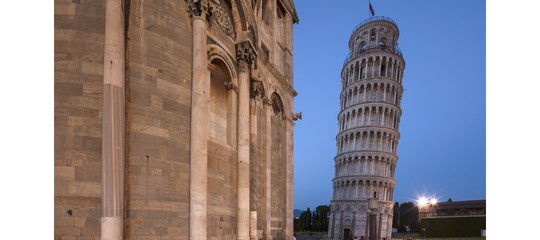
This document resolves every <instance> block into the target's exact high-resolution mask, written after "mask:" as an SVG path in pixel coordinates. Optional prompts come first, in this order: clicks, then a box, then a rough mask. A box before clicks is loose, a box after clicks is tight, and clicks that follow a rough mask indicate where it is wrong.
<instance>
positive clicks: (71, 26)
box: [54, 0, 296, 240]
mask: <svg viewBox="0 0 540 240" xmlns="http://www.w3.org/2000/svg"><path fill="white" fill-rule="evenodd" d="M105 2H106V1H91V0H55V29H54V31H55V32H54V34H55V55H54V62H55V68H54V69H55V80H54V81H55V120H54V121H55V139H54V141H55V157H54V158H55V159H54V164H55V239H100V237H101V236H102V235H101V234H102V231H101V230H102V229H101V227H102V222H101V217H103V216H102V215H103V214H104V211H103V209H102V207H103V206H102V195H103V191H104V190H103V189H102V188H101V184H102V177H103V176H102V174H103V173H102V142H103V138H102V130H103V129H104V128H103V127H102V124H103V121H102V120H103V119H102V118H106V116H107V115H106V114H105V115H104V112H103V105H104V99H106V98H107V97H108V96H107V94H108V91H109V90H107V89H106V88H105V87H104V76H103V75H104V67H105V68H106V66H108V65H107V64H108V63H109V62H108V61H106V62H104V49H105V46H104V41H105V36H104V33H105V24H106V23H105V5H104V3H105ZM123 2H124V3H129V4H127V5H126V7H127V9H126V11H124V14H126V18H125V20H126V31H125V36H126V39H125V43H126V52H125V58H124V59H123V60H125V63H126V65H125V91H123V92H124V94H125V99H124V100H125V114H124V115H122V116H124V117H125V123H124V124H125V129H124V130H125V143H126V144H125V152H124V155H125V163H124V164H125V166H124V170H123V174H124V175H125V176H124V178H123V181H124V184H123V187H124V192H123V193H124V199H122V200H119V201H122V202H123V203H124V214H123V215H124V223H123V234H124V239H189V232H190V229H189V226H190V221H193V219H194V216H190V201H189V199H190V196H193V193H196V191H194V190H193V188H190V181H191V180H193V174H192V172H191V173H190V168H191V167H192V166H193V165H192V162H193V157H190V151H192V149H198V151H200V152H201V153H204V154H207V157H206V160H207V163H206V165H204V166H202V167H200V168H199V170H202V171H204V173H205V174H207V177H206V179H205V180H206V181H207V183H208V185H207V187H206V188H204V189H203V190H201V191H199V192H198V193H203V194H204V195H206V199H207V200H206V201H207V206H206V208H205V209H204V211H205V213H204V214H205V216H206V218H207V220H206V227H204V231H205V233H206V236H207V238H208V239H227V240H237V238H239V237H241V238H249V237H250V236H239V235H238V230H239V229H242V231H243V232H244V230H251V233H252V234H253V233H255V232H257V231H255V230H259V231H262V232H263V235H264V236H266V237H270V236H271V237H273V238H274V239H292V231H290V229H292V221H289V220H287V218H291V217H292V213H291V214H288V213H287V211H288V208H287V207H286V206H288V205H287V204H289V205H290V204H291V203H292V198H290V196H292V188H291V187H292V176H290V174H289V173H288V172H287V171H289V170H290V169H292V148H290V147H287V146H286V145H291V146H292V142H291V139H289V138H288V136H289V135H290V136H291V137H292V129H288V128H287V126H288V125H287V124H288V123H287V122H288V121H290V113H291V112H292V110H293V109H292V106H293V104H292V101H293V97H294V95H295V92H294V90H293V87H292V78H291V77H290V76H292V75H291V74H288V73H287V71H288V70H287V69H286V66H283V64H281V62H286V63H290V62H292V55H291V54H288V53H281V52H282V51H284V50H283V48H281V47H278V46H285V47H286V49H292V36H291V35H290V33H291V32H292V31H291V29H292V23H293V22H294V21H296V20H295V19H296V16H295V15H296V13H295V11H294V8H292V7H291V6H292V5H291V4H289V3H288V2H289V1H284V2H286V3H285V4H286V5H287V6H284V7H287V8H290V9H289V11H288V13H280V14H282V15H280V16H281V17H282V18H283V19H281V20H280V19H278V18H277V16H275V17H273V18H271V19H273V20H274V21H276V22H275V23H277V21H283V23H284V25H283V29H273V28H274V27H273V26H277V24H275V23H272V24H271V23H265V22H263V21H261V20H259V19H260V17H259V16H257V15H256V14H258V13H257V11H253V8H252V7H251V6H248V5H245V4H248V3H249V1H247V2H245V1H235V2H234V4H232V5H231V4H229V3H228V2H229V1H222V0H219V1H213V2H212V4H214V6H216V8H215V9H219V12H217V10H216V12H215V14H216V18H215V19H212V20H211V22H210V24H209V25H208V28H207V30H205V31H204V32H202V33H201V35H200V36H201V38H200V39H201V43H204V45H205V46H208V47H207V48H206V49H202V48H201V49H193V47H192V46H194V45H193V33H194V32H195V31H194V30H193V23H192V21H193V18H192V17H191V16H190V13H189V12H188V2H190V1H167V0H153V1H142V0H132V1H123ZM216 4H218V5H216ZM276 4H283V3H278V2H276ZM261 7H263V8H264V9H265V11H266V12H268V13H272V14H276V10H277V6H276V5H275V4H267V5H265V6H261ZM291 13H292V15H291ZM211 14H214V13H211ZM195 15H197V14H195ZM195 17H196V16H195ZM199 20H201V19H199ZM245 26H252V27H251V28H250V29H243V28H245ZM255 26H256V27H255ZM238 42H245V43H247V45H246V46H251V47H253V49H252V50H253V51H252V52H250V54H252V55H250V56H249V57H250V62H249V64H251V65H249V64H247V65H245V64H244V65H243V64H240V63H239V62H238V59H237V58H236V57H237V52H236V50H237V48H236V47H237V45H236V44H237V43H238ZM262 45H264V46H266V47H268V50H270V51H271V54H272V55H273V56H275V57H273V58H271V59H264V58H262V57H261V58H257V56H258V55H257V53H258V52H262V50H261V49H259V48H260V46H262ZM210 48H212V49H213V51H215V52H209V49H210ZM193 53H198V54H200V55H201V56H202V57H206V58H207V62H208V63H210V65H208V66H206V64H205V66H199V65H194V62H193ZM251 61H253V63H251ZM240 67H242V68H240ZM248 68H251V70H250V71H247V70H248ZM194 69H196V70H197V71H199V73H198V75H197V77H195V78H193V72H194ZM241 71H244V75H243V76H242V79H244V80H246V79H247V81H246V82H245V83H242V84H243V85H242V86H241V85H240V84H239V80H240V73H241ZM249 74H251V76H250V75H249ZM203 78H204V79H205V80H208V83H209V85H208V86H206V87H208V88H207V90H205V91H210V92H205V93H204V94H207V95H206V96H208V100H207V101H206V102H203V103H204V104H205V106H204V107H203V108H201V109H207V110H204V112H203V113H202V114H201V116H203V118H202V119H203V120H204V121H195V122H192V116H193V115H192V114H193V110H194V106H193V104H194V103H193V102H192V100H193V95H192V90H193V89H192V87H193V86H194V83H195V82H194V81H196V80H197V79H203ZM255 78H257V79H261V82H262V83H261V86H260V89H259V90H261V92H260V93H258V94H257V95H253V96H252V95H250V94H249V90H250V86H251V83H250V82H249V81H250V80H251V79H255ZM240 89H242V90H247V92H246V91H243V93H242V94H243V95H242V100H239V98H240V97H241V96H240V92H239V90H240ZM104 92H105V94H104ZM120 92H122V91H120ZM246 93H248V94H246ZM273 93H274V94H275V95H277V96H279V99H280V105H279V106H278V108H279V111H278V110H275V111H277V112H274V110H269V109H270V108H269V106H270V105H267V103H264V102H265V101H266V102H268V101H269V99H271V98H272V96H273V95H272V94H273ZM254 97H255V98H257V102H258V104H255V105H253V103H254V102H255V101H252V100H253V98H254ZM265 99H266V100H265ZM105 103H107V101H105ZM240 108H241V109H242V114H239V111H240V110H241V109H240ZM246 110H247V111H246ZM250 111H253V114H252V112H250ZM240 115H242V116H240ZM104 116H105V117H104ZM252 116H253V120H251V118H252ZM206 121H207V122H208V124H202V123H203V122H206ZM250 121H253V123H254V124H255V125H253V126H254V127H252V123H251V122H250ZM240 122H242V123H240ZM270 122H271V124H270ZM197 124H199V125H197ZM193 126H200V127H202V128H201V129H203V131H202V132H205V131H207V132H208V133H207V134H199V136H198V137H199V139H200V140H202V141H203V142H204V143H206V145H207V146H206V147H204V148H203V147H199V146H194V145H192V142H191V141H192V139H193V138H192V137H193V136H192V135H191V132H192V129H193ZM244 130H245V131H244ZM239 131H244V132H243V133H242V134H241V135H242V137H241V138H240V137H239ZM246 139H247V141H245V140H246ZM240 148H242V149H243V150H241V151H239V149H240ZM239 162H241V163H242V164H239ZM241 169H243V170H241ZM240 171H242V174H243V175H242V176H243V177H242V178H239V175H241V174H240ZM239 180H241V181H240V182H239ZM113 183H115V182H113ZM252 183H253V184H252ZM289 185H290V186H289ZM194 186H197V184H195V185H194ZM239 188H241V189H242V190H241V191H239ZM239 193H241V194H240V195H242V197H241V198H242V199H241V201H242V202H243V203H242V204H240V205H242V207H243V205H245V207H246V208H245V210H246V211H243V212H242V214H243V213H248V215H245V216H248V217H247V218H246V217H245V216H244V215H243V216H244V217H238V213H239V212H238V211H237V210H238V207H239V202H238V200H239ZM249 211H256V213H257V214H256V215H257V216H256V219H257V221H256V224H255V225H256V226H255V227H253V226H252V227H249V226H247V225H249ZM245 220H248V221H245ZM238 222H243V223H245V225H246V226H243V225H242V226H239V225H238ZM289 222H290V224H289ZM252 225H253V224H252ZM289 225H290V226H289ZM245 233H246V234H249V232H247V231H245ZM251 237H254V236H251ZM259 237H262V236H259Z"/></svg>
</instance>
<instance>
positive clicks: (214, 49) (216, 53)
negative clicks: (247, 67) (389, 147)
mask: <svg viewBox="0 0 540 240" xmlns="http://www.w3.org/2000/svg"><path fill="white" fill-rule="evenodd" d="M207 55H208V63H212V61H214V60H217V59H219V60H221V62H223V63H224V65H225V66H226V67H227V70H228V71H229V73H230V74H231V78H230V82H229V83H232V84H233V85H234V86H238V75H237V73H236V72H237V71H236V69H235V67H234V66H235V65H234V64H233V61H232V60H231V59H230V57H229V55H228V54H227V52H226V51H225V50H224V49H223V48H222V47H220V46H218V45H216V44H208V49H207Z"/></svg>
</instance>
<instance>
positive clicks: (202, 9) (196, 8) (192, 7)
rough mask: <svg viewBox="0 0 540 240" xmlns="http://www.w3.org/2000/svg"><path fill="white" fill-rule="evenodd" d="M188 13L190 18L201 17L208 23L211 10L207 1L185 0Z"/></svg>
mask: <svg viewBox="0 0 540 240" xmlns="http://www.w3.org/2000/svg"><path fill="white" fill-rule="evenodd" d="M186 3H187V5H188V12H189V16H190V17H191V18H193V17H202V18H204V19H205V20H206V21H207V22H210V17H211V16H212V9H211V6H210V2H209V1H208V0H186Z"/></svg>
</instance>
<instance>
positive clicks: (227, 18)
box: [210, 0, 234, 37]
mask: <svg viewBox="0 0 540 240" xmlns="http://www.w3.org/2000/svg"><path fill="white" fill-rule="evenodd" d="M210 6H211V8H212V14H213V20H214V21H215V22H216V23H217V25H218V26H219V27H220V28H221V30H223V31H224V32H225V33H227V35H229V36H231V37H234V28H233V24H232V20H231V15H230V13H231V11H230V10H229V7H228V6H227V4H224V3H222V2H221V1H220V0H212V1H211V2H210Z"/></svg>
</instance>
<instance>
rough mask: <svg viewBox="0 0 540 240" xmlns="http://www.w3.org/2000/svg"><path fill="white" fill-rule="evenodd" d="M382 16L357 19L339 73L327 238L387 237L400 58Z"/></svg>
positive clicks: (390, 24)
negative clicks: (334, 152)
mask: <svg viewBox="0 0 540 240" xmlns="http://www.w3.org/2000/svg"><path fill="white" fill-rule="evenodd" d="M398 38H399V29H398V27H397V25H396V23H395V22H394V21H393V20H392V19H390V18H387V17H378V16H377V17H371V18H369V19H367V20H365V21H364V22H362V23H360V24H359V25H358V26H357V27H356V28H355V29H354V30H353V33H352V35H351V37H350V39H349V49H350V54H349V56H348V57H347V58H346V59H345V62H344V64H343V70H342V72H341V86H342V90H341V97H340V103H341V104H340V106H341V109H340V113H339V115H338V125H339V127H338V128H339V132H338V135H337V137H336V141H337V154H336V157H335V158H334V161H335V178H334V179H333V189H334V195H333V199H332V201H331V208H330V217H329V227H328V238H329V239H333V240H337V239H340V240H341V239H343V240H349V239H351V240H352V239H355V238H356V239H362V237H363V239H381V240H384V239H386V240H388V239H390V238H391V236H392V217H393V211H392V209H393V206H394V202H393V201H394V196H393V195H394V186H395V184H396V180H395V179H394V173H395V170H396V163H397V160H398V156H397V146H398V141H399V138H400V134H399V120H400V118H401V108H400V103H401V96H402V94H403V87H402V80H403V71H404V69H405V60H404V59H403V56H402V54H401V51H400V50H399V49H398V48H397V44H398Z"/></svg>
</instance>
